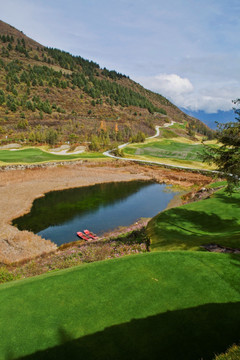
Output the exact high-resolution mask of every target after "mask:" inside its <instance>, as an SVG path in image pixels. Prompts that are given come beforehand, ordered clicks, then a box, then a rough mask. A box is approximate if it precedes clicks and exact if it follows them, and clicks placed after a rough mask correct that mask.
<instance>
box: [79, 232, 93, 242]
mask: <svg viewBox="0 0 240 360" xmlns="http://www.w3.org/2000/svg"><path fill="white" fill-rule="evenodd" d="M77 236H78V237H80V238H81V239H83V240H87V241H88V240H90V239H89V238H88V237H87V236H86V235H84V234H83V233H82V232H81V231H78V232H77Z"/></svg>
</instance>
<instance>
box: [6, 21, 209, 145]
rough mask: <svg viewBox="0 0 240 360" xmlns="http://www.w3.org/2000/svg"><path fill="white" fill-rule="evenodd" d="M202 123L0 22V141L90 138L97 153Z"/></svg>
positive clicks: (161, 99) (121, 77)
mask: <svg viewBox="0 0 240 360" xmlns="http://www.w3.org/2000/svg"><path fill="white" fill-rule="evenodd" d="M169 120H174V121H178V122H182V121H183V120H185V121H188V123H190V124H193V123H194V124H195V125H194V126H195V130H197V131H198V130H199V131H200V132H203V133H204V134H208V133H209V134H210V132H211V131H210V130H209V129H208V128H207V127H206V126H205V125H203V124H202V123H201V122H199V121H197V120H196V119H195V120H194V119H193V118H191V117H190V116H188V115H186V114H184V113H183V112H182V111H181V110H180V109H178V108H177V107H176V106H174V105H173V104H172V103H171V102H169V101H168V100H167V99H166V98H164V97H163V96H161V95H158V94H155V93H153V92H151V91H149V90H146V89H144V88H143V87H142V86H141V85H139V84H137V83H135V82H134V81H132V80H131V79H129V78H128V77H127V76H125V75H122V74H119V73H117V72H116V71H109V70H107V69H105V68H104V69H101V68H100V67H99V65H98V64H96V63H94V62H92V61H88V60H85V59H83V58H82V57H80V56H72V55H71V54H69V53H66V52H64V51H61V50H57V49H52V48H46V47H44V46H42V45H40V44H38V43H37V42H35V41H34V40H32V39H30V38H29V37H27V36H26V35H25V34H23V33H22V32H21V31H18V30H17V29H15V28H14V27H12V26H10V25H8V24H6V23H4V22H2V21H0V141H1V143H4V142H11V141H14V142H19V141H23V142H28V143H29V142H30V143H43V142H47V143H50V144H54V143H56V142H61V141H69V142H71V143H76V142H84V141H89V140H90V141H92V143H93V144H95V147H96V148H95V150H97V147H100V146H108V145H109V144H110V143H112V142H114V141H119V142H121V141H128V140H129V138H131V137H132V136H133V135H136V133H137V132H139V131H142V132H144V133H145V134H149V135H150V134H153V130H154V126H155V125H156V124H158V125H159V124H162V123H164V122H166V121H169Z"/></svg>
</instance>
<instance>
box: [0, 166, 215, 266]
mask: <svg viewBox="0 0 240 360" xmlns="http://www.w3.org/2000/svg"><path fill="white" fill-rule="evenodd" d="M150 179H153V180H156V181H158V182H164V183H167V184H173V185H180V186H183V187H190V186H192V185H194V184H195V185H199V186H204V185H205V184H207V183H209V182H211V178H210V177H206V176H204V175H201V174H194V173H190V172H186V171H177V170H169V169H164V168H159V167H151V166H146V165H144V166H142V165H137V164H130V163H129V162H126V163H124V162H122V161H121V162H119V161H113V162H111V163H109V161H108V162H101V163H100V162H99V163H97V162H95V163H93V162H89V163H88V162H85V163H83V164H80V165H79V164H77V165H76V164H69V165H66V166H57V167H54V168H51V167H50V168H43V169H41V168H36V169H27V170H14V171H1V172H0V263H4V264H10V263H13V262H19V261H24V260H27V259H31V258H34V257H36V256H40V255H44V254H47V253H51V252H55V251H56V250H57V246H56V245H55V244H53V243H52V242H51V241H49V240H45V239H42V238H41V237H39V236H37V235H35V234H33V233H32V232H29V231H19V230H18V229H17V228H15V227H14V226H12V225H11V221H12V219H14V218H16V217H18V216H21V215H23V214H25V213H27V212H29V210H30V208H31V205H32V202H33V201H34V199H36V198H38V197H41V196H43V195H44V194H45V193H47V192H49V191H53V190H63V189H69V188H74V187H80V186H88V185H94V184H98V183H106V182H113V181H131V180H150Z"/></svg>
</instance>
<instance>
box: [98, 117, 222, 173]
mask: <svg viewBox="0 0 240 360" xmlns="http://www.w3.org/2000/svg"><path fill="white" fill-rule="evenodd" d="M174 123H175V121H171V122H170V123H167V124H164V125H163V126H155V129H156V134H155V135H153V136H150V137H148V138H146V140H148V139H153V138H156V137H158V136H159V134H160V130H159V129H160V128H161V127H165V128H166V127H169V126H172V125H173V124H174ZM129 144H130V143H129V142H128V143H125V144H122V145H119V146H118V149H123V148H124V147H125V146H127V145H129ZM111 152H112V150H108V151H105V152H104V153H103V155H105V156H108V157H111V158H114V159H119V160H124V161H134V162H138V163H139V162H140V163H147V164H155V165H162V166H165V167H168V168H174V169H184V170H198V171H202V172H208V173H215V174H218V173H219V172H218V171H216V170H208V169H199V168H191V167H188V166H181V165H170V164H166V163H162V162H158V161H150V160H141V159H131V158H124V157H120V156H115V155H113V154H111Z"/></svg>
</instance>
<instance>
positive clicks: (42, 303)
mask: <svg viewBox="0 0 240 360" xmlns="http://www.w3.org/2000/svg"><path fill="white" fill-rule="evenodd" d="M239 266H240V258H239V257H230V256H228V255H226V254H212V253H201V252H184V251H180V252H157V253H148V254H143V255H137V256H128V257H125V258H121V259H114V260H108V261H102V262H98V263H92V264H87V265H85V266H81V267H76V268H72V269H68V270H63V271H59V272H55V273H51V274H47V275H44V276H38V277H36V278H30V279H26V280H21V281H16V282H12V283H8V284H3V285H1V286H0V299H1V307H0V318H1V322H0V338H1V347H0V359H10V358H11V359H16V358H20V357H24V356H25V357H26V359H51V360H52V359H84V360H85V359H104V360H105V359H114V360H115V359H164V360H175V359H180V360H199V359H201V358H202V359H204V360H206V359H212V358H213V357H214V354H215V353H220V352H223V351H226V349H227V348H228V347H229V346H230V345H231V344H233V343H234V342H235V341H237V340H238V339H239V328H240V293H239V290H240V285H239V284H240V271H239ZM40 350H41V351H40ZM37 351H38V352H37ZM30 354H32V355H30ZM27 355H29V356H27Z"/></svg>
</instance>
